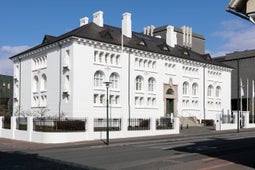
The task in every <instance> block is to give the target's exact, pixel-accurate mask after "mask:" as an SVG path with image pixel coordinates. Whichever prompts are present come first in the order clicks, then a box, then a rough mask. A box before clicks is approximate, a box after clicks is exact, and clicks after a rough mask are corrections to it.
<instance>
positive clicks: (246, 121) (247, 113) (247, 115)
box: [243, 111, 249, 128]
mask: <svg viewBox="0 0 255 170" xmlns="http://www.w3.org/2000/svg"><path fill="white" fill-rule="evenodd" d="M243 116H244V128H249V111H246V112H245V111H243Z"/></svg>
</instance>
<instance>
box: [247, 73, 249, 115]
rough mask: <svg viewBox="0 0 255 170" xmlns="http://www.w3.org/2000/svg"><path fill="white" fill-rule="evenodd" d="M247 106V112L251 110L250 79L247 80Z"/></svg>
mask: <svg viewBox="0 0 255 170" xmlns="http://www.w3.org/2000/svg"><path fill="white" fill-rule="evenodd" d="M246 102H247V104H246V107H247V108H246V111H248V110H249V79H248V78H247V101H246Z"/></svg>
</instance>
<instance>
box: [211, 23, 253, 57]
mask: <svg viewBox="0 0 255 170" xmlns="http://www.w3.org/2000/svg"><path fill="white" fill-rule="evenodd" d="M212 36H214V37H216V38H220V39H222V40H223V41H224V43H223V44H221V45H220V46H219V47H218V48H217V51H214V52H212V56H220V55H225V54H226V53H231V52H234V51H243V50H250V49H255V26H254V25H251V24H250V23H248V22H246V21H243V22H241V21H239V20H231V21H224V22H222V23H221V25H220V31H216V32H214V33H213V34H212Z"/></svg>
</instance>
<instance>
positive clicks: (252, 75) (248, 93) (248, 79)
mask: <svg viewBox="0 0 255 170" xmlns="http://www.w3.org/2000/svg"><path fill="white" fill-rule="evenodd" d="M214 60H215V61H217V62H222V63H224V64H226V65H228V66H230V67H232V68H233V69H234V70H233V71H232V77H231V86H232V88H231V89H232V90H231V103H232V110H237V104H238V102H237V98H238V93H237V91H238V89H237V88H238V84H239V87H240V86H241V85H242V87H240V91H239V92H240V93H239V100H241V98H242V102H241V101H240V103H239V105H240V107H239V109H242V110H243V111H250V113H252V80H255V71H254V65H253V63H254V62H255V50H245V51H238V52H233V53H228V54H226V55H225V56H221V57H217V58H214ZM238 72H239V78H240V79H239V81H240V83H238V82H237V81H238ZM241 90H242V92H243V95H242V96H241ZM241 103H242V104H241ZM253 113H254V112H253Z"/></svg>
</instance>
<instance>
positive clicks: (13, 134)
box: [11, 116, 17, 139]
mask: <svg viewBox="0 0 255 170" xmlns="http://www.w3.org/2000/svg"><path fill="white" fill-rule="evenodd" d="M16 124H17V122H16V117H15V116H12V117H11V134H12V137H11V138H12V139H15V131H16V127H17V125H16Z"/></svg>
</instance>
